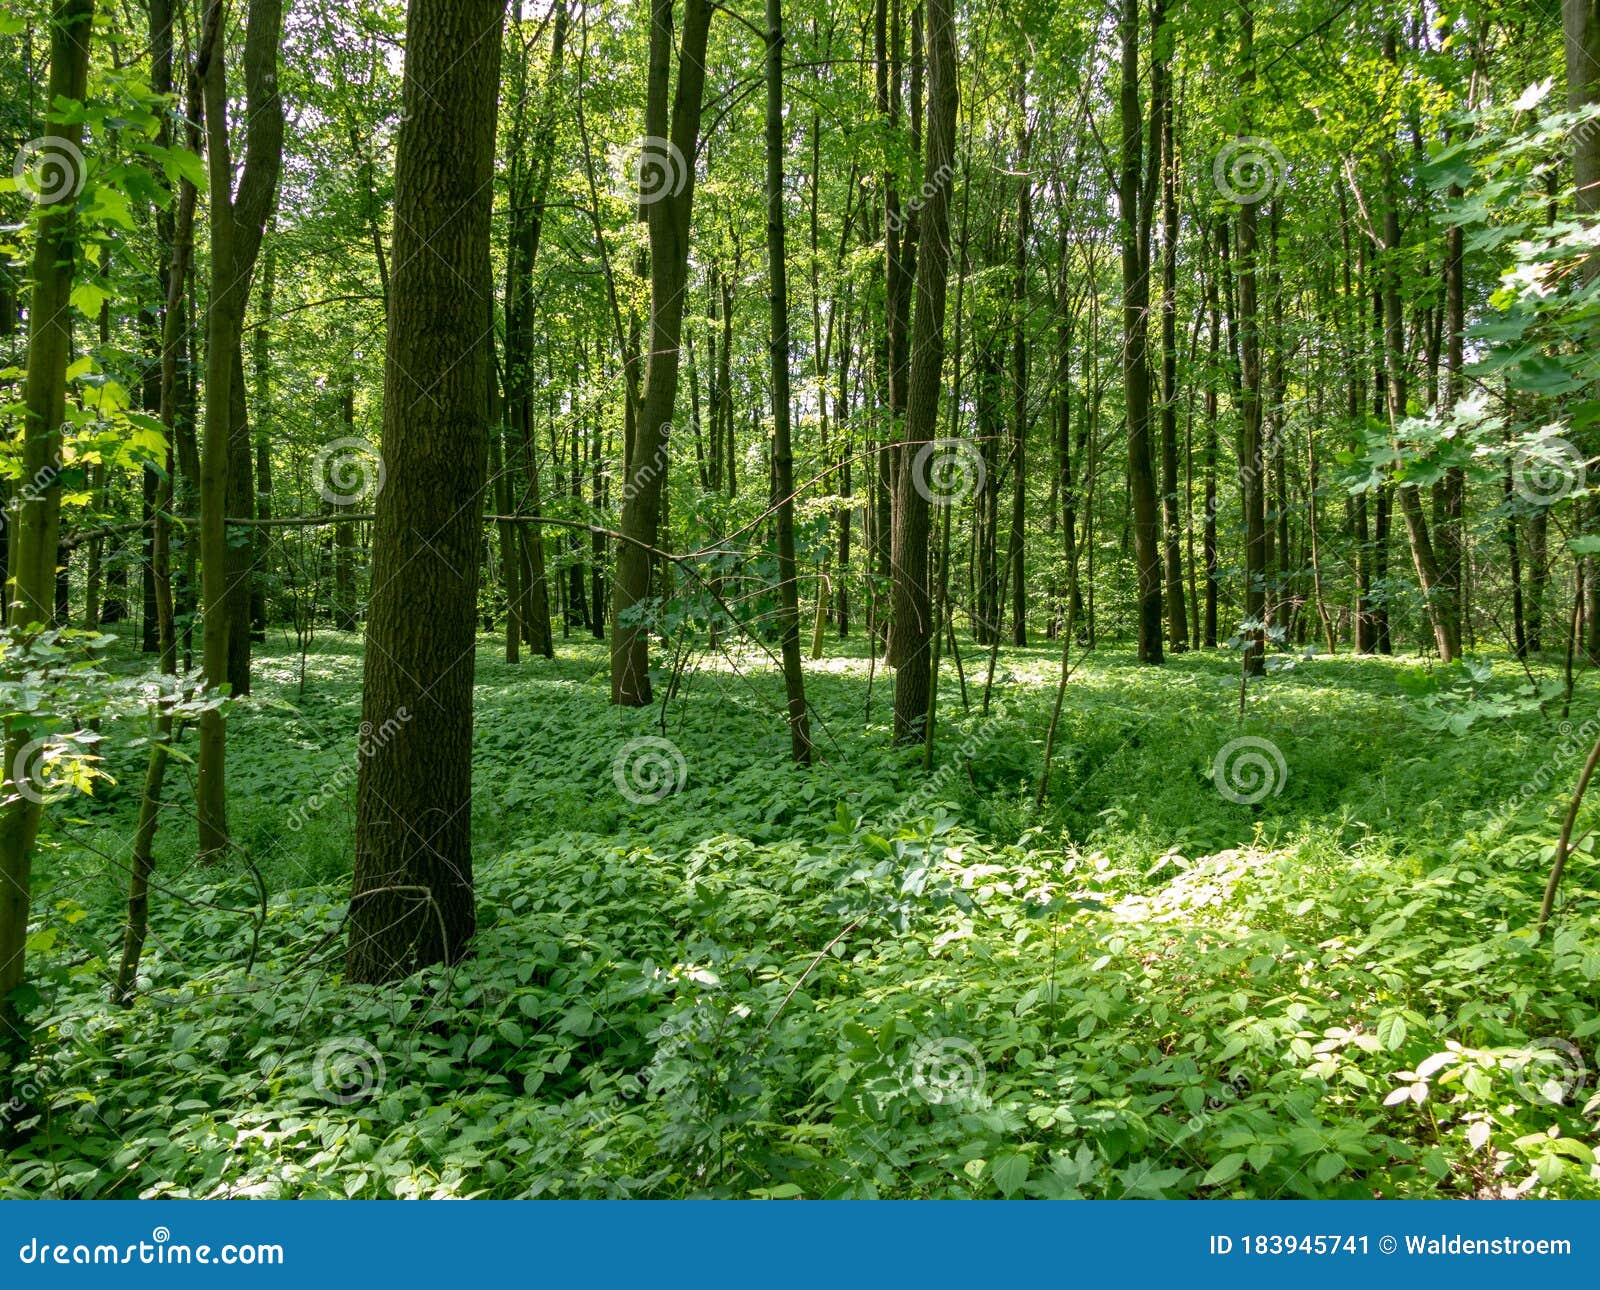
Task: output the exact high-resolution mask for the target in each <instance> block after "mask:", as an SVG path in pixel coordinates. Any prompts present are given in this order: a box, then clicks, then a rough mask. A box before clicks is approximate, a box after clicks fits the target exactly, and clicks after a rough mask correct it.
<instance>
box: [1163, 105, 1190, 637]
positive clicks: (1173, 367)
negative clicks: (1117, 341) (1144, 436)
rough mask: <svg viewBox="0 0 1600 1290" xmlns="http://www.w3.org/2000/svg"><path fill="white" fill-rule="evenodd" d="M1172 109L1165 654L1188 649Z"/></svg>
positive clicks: (1167, 142)
mask: <svg viewBox="0 0 1600 1290" xmlns="http://www.w3.org/2000/svg"><path fill="white" fill-rule="evenodd" d="M1176 117H1177V108H1176V107H1175V106H1174V105H1173V104H1170V103H1169V104H1168V106H1167V110H1166V111H1165V112H1163V113H1162V115H1161V134H1162V140H1163V146H1162V149H1161V511H1162V530H1163V531H1162V539H1163V547H1164V549H1163V556H1164V564H1165V574H1166V609H1167V648H1169V649H1170V650H1171V651H1172V652H1173V653H1174V654H1179V653H1182V652H1183V651H1184V650H1186V649H1188V648H1189V619H1188V614H1187V612H1186V607H1185V605H1184V598H1183V554H1182V547H1181V546H1180V540H1181V538H1182V518H1181V514H1180V509H1179V505H1178V152H1177V147H1178V145H1177V127H1176V124H1175V121H1176Z"/></svg>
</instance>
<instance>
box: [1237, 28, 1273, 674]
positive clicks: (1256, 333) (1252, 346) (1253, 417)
mask: <svg viewBox="0 0 1600 1290" xmlns="http://www.w3.org/2000/svg"><path fill="white" fill-rule="evenodd" d="M1239 61H1240V65H1241V72H1240V90H1239V97H1240V100H1241V102H1242V103H1243V104H1244V105H1245V111H1246V113H1247V114H1248V112H1249V110H1250V105H1251V103H1252V102H1253V100H1254V96H1255V84H1256V72H1255V14H1254V12H1253V10H1252V7H1251V0H1243V3H1241V5H1240V8H1239ZM1248 135H1249V122H1248V120H1247V121H1246V123H1245V124H1244V126H1242V127H1241V134H1240V137H1241V138H1245V137H1248ZM1238 225H1239V353H1240V382H1241V384H1240V389H1239V395H1240V412H1241V420H1242V422H1243V426H1242V429H1241V440H1240V442H1241V451H1240V453H1239V493H1240V496H1241V497H1242V498H1243V501H1244V577H1245V587H1244V613H1245V617H1246V618H1247V619H1248V620H1249V621H1250V622H1252V623H1255V624H1258V626H1257V627H1256V628H1255V629H1254V630H1253V632H1251V633H1250V634H1249V635H1250V643H1249V653H1248V656H1247V658H1246V663H1245V667H1246V670H1247V671H1248V672H1250V673H1251V674H1253V675H1258V676H1259V675H1261V674H1262V673H1263V672H1265V671H1266V665H1267V660H1266V647H1267V638H1266V633H1265V631H1263V630H1261V628H1260V626H1259V624H1262V623H1264V622H1265V621H1266V615H1267V522H1266V482H1267V480H1266V460H1265V458H1264V456H1263V454H1262V442H1261V325H1260V310H1259V307H1258V303H1257V300H1256V208H1255V203H1254V201H1246V202H1243V203H1241V204H1240V206H1239V219H1238Z"/></svg>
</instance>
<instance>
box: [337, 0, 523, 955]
mask: <svg viewBox="0 0 1600 1290" xmlns="http://www.w3.org/2000/svg"><path fill="white" fill-rule="evenodd" d="M504 16H505V0H410V4H409V5H408V7H407V13H406V41H405V49H406V61H405V96H404V105H405V128H404V129H403V130H402V131H401V132H400V142H399V149H398V152H397V155H396V159H395V221H394V227H395V233H394V270H393V279H392V282H391V301H390V307H389V336H388V352H387V354H386V357H385V368H384V400H383V463H384V467H385V483H384V487H383V489H382V491H380V492H379V494H378V497H377V519H376V523H375V526H374V527H375V533H374V537H373V552H372V596H371V601H370V605H369V608H368V615H367V650H366V656H365V661H364V667H363V675H362V698H361V717H362V726H361V737H360V739H359V740H358V748H359V754H360V776H359V780H358V784H357V789H356V853H355V872H354V876H353V879H352V888H351V897H350V917H349V927H350V942H349V956H348V960H347V976H348V978H349V979H350V980H352V981H386V980H390V979H393V978H395V977H399V976H403V975H405V974H407V973H409V972H411V971H414V970H415V969H416V968H419V967H423V966H427V965H429V964H434V963H453V962H455V961H457V960H458V959H460V958H461V957H462V955H463V954H465V953H466V951H467V948H468V943H469V941H470V940H471V938H472V935H473V932H474V930H475V927H476V913H475V910H474V907H473V886H472V677H473V664H474V644H475V636H476V626H477V622H476V615H477V594H478V551H479V545H480V527H481V516H482V514H483V494H484V482H485V481H484V457H485V445H486V435H487V433H488V419H489V416H488V413H489V408H488V389H489V385H488V383H489V370H488V363H489V348H488V346H487V344H486V343H485V338H484V335H483V320H484V319H485V318H486V317H488V316H489V309H490V301H491V287H490V278H489V274H490V266H489V224H490V216H491V213H492V208H493V187H492V179H493V172H494V144H495V108H496V103H497V98H498V87H499V69H500V34H501V26H502V23H503V20H504ZM417 373H427V374H429V378H430V379H429V381H428V383H427V385H426V386H423V385H419V384H418V382H417V379H416V374H417Z"/></svg>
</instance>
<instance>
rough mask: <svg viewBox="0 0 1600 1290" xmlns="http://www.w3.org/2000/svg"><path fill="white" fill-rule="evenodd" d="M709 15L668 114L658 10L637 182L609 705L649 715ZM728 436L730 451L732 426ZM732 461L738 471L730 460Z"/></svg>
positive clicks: (663, 29)
mask: <svg viewBox="0 0 1600 1290" xmlns="http://www.w3.org/2000/svg"><path fill="white" fill-rule="evenodd" d="M711 9H712V7H711V3H710V0H684V11H683V43H682V46H681V48H680V49H679V51H678V83H677V88H676V92H675V94H673V97H672V101H671V103H670V105H669V102H668V96H669V93H671V92H672V86H671V80H672V30H673V22H672V19H673V0H650V64H649V76H648V83H647V93H646V102H645V136H646V149H647V151H646V153H645V155H643V156H642V157H641V161H640V175H639V178H640V185H639V186H640V193H639V196H640V205H641V206H642V207H643V209H644V212H645V222H646V224H647V225H648V227H649V237H650V336H649V348H648V350H647V351H646V352H647V354H648V358H647V359H646V360H645V378H644V389H643V391H642V392H641V394H640V400H639V415H638V419H637V424H636V425H635V427H634V436H633V437H634V442H633V444H632V445H631V448H630V450H629V452H628V454H627V458H628V462H627V470H626V477H627V484H626V488H625V491H624V494H623V502H622V519H621V530H620V531H621V534H622V540H621V541H620V542H618V544H617V562H616V574H615V580H614V590H613V603H612V629H611V702H612V703H616V704H621V705H623V706H624V707H635V708H637V707H643V706H646V705H648V704H649V702H650V697H651V694H650V636H649V630H648V624H647V623H645V622H644V621H643V620H642V615H643V614H644V613H645V612H646V610H647V608H648V602H649V598H650V584H651V577H650V570H651V564H652V561H653V559H654V557H653V555H652V553H651V550H650V548H652V547H654V546H655V545H656V540H657V535H658V527H659V523H660V517H661V498H662V480H663V476H664V474H665V472H664V471H663V470H662V463H663V462H664V461H665V453H666V451H667V431H668V429H669V428H670V426H671V423H672V414H673V408H674V405H675V403H676V401H677V396H678V346H679V339H680V337H681V334H682V328H683V306H684V297H685V288H686V283H687V280H688V263H689V227H690V216H691V215H692V213H693V210H694V180H695V173H694V172H695V152H696V146H697V144H698V142H699V137H700V113H701V107H702V96H703V93H704V90H705V77H706V70H705V56H706V35H707V32H708V30H709V28H710V25H711ZM651 184H653V185H655V188H654V190H653V191H652V189H651V188H650V187H648V185H651ZM728 434H729V439H730V445H729V446H730V449H731V447H732V444H731V439H732V434H733V431H732V423H731V419H730V423H729V431H728ZM729 458H730V460H729V463H728V464H729V466H730V468H731V466H732V460H731V458H732V453H731V451H730V453H729Z"/></svg>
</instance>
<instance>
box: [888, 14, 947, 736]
mask: <svg viewBox="0 0 1600 1290" xmlns="http://www.w3.org/2000/svg"><path fill="white" fill-rule="evenodd" d="M926 3H927V32H928V124H927V130H926V136H925V138H926V144H927V155H926V157H925V158H924V161H923V174H924V175H925V176H927V184H926V191H927V196H926V200H925V201H924V202H923V204H922V209H921V211H920V212H919V213H918V223H919V240H920V242H921V251H920V254H919V255H918V258H917V278H916V323H915V331H914V333H913V336H912V352H911V363H910V378H909V380H908V383H907V390H906V420H905V435H904V441H905V443H906V444H907V445H910V444H921V443H926V442H931V441H932V440H933V438H934V436H935V434H936V433H937V430H938V421H939V383H940V377H941V373H942V371H943V368H944V312H945V310H944V306H945V290H946V288H947V286H948V285H949V283H948V275H949V267H950V184H951V180H952V178H953V177H954V174H955V168H954V163H955V137H956V110H957V107H958V106H959V103H960V94H961V90H960V86H959V85H958V84H957V82H956V41H955V19H954V16H953V15H952V13H951V5H950V0H926ZM907 464H908V466H909V462H908V463H907ZM915 474H916V472H915V471H914V470H912V469H909V468H908V469H906V470H903V471H901V472H900V474H899V477H898V478H897V479H896V481H895V483H896V489H895V502H896V505H895V517H894V560H895V569H894V624H895V629H894V630H895V638H896V642H897V645H896V648H897V649H898V650H899V653H900V661H899V664H898V670H897V671H896V672H895V678H894V737H895V741H896V742H897V743H920V742H922V740H923V739H924V738H926V735H927V731H926V729H925V726H926V722H927V715H928V687H929V684H930V678H931V672H930V659H929V645H930V643H931V639H932V631H933V620H932V605H931V604H930V603H929V601H930V597H929V585H928V538H929V499H928V495H927V493H926V491H924V490H925V488H926V482H925V481H924V482H923V486H922V487H921V488H919V487H918V481H917V479H916V478H915Z"/></svg>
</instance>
